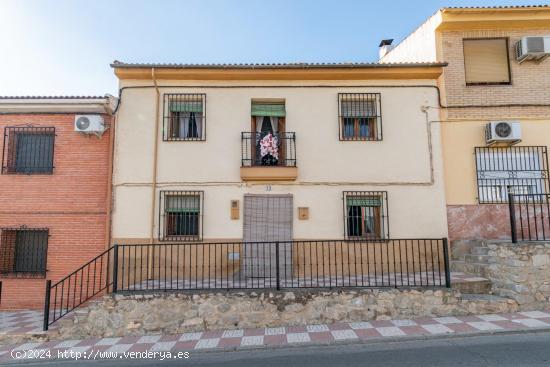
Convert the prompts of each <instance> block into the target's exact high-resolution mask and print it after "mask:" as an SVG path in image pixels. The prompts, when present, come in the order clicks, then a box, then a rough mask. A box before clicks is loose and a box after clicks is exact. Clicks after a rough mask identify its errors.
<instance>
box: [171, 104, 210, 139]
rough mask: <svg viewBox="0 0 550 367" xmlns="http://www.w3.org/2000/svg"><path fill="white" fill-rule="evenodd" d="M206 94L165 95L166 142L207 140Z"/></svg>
mask: <svg viewBox="0 0 550 367" xmlns="http://www.w3.org/2000/svg"><path fill="white" fill-rule="evenodd" d="M205 111H206V94H165V95H164V118H163V119H164V126H163V140H164V141H187V140H190V141H201V140H206V113H205Z"/></svg>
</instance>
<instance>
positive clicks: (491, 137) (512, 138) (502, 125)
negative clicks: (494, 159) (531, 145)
mask: <svg viewBox="0 0 550 367" xmlns="http://www.w3.org/2000/svg"><path fill="white" fill-rule="evenodd" d="M520 141H521V125H520V123H519V122H518V121H493V122H489V123H488V124H487V125H486V126H485V142H486V143H487V145H491V144H495V143H508V144H516V143H519V142H520Z"/></svg>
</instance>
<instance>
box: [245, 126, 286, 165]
mask: <svg viewBox="0 0 550 367" xmlns="http://www.w3.org/2000/svg"><path fill="white" fill-rule="evenodd" d="M241 157H242V158H241V165H242V167H261V166H264V167H296V133H295V132H284V133H270V134H266V133H263V132H242V133H241Z"/></svg>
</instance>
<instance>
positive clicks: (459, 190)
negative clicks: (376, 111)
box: [380, 5, 550, 240]
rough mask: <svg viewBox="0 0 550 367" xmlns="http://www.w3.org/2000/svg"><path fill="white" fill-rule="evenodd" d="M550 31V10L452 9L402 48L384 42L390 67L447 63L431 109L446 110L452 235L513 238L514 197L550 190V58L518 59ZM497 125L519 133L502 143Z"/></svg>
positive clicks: (544, 227)
mask: <svg viewBox="0 0 550 367" xmlns="http://www.w3.org/2000/svg"><path fill="white" fill-rule="evenodd" d="M549 34H550V6H544V5H541V6H510V7H486V8H483V7H481V8H480V7H475V8H443V9H440V10H439V11H437V12H436V13H435V14H434V15H432V16H431V17H430V18H429V19H428V20H426V22H425V23H423V24H422V25H421V26H420V27H418V28H417V29H416V30H415V31H414V32H412V33H411V34H410V35H409V36H408V37H406V38H405V39H404V40H403V41H402V42H401V43H399V44H398V45H397V46H395V47H393V48H392V46H391V45H389V46H388V45H383V46H384V49H383V50H381V60H380V61H381V62H383V63H385V62H388V63H394V62H402V61H406V62H411V61H415V62H435V61H445V62H448V66H447V67H446V68H445V70H444V71H443V74H442V76H441V77H440V78H439V80H438V85H439V87H440V93H441V97H440V101H439V104H438V105H435V106H432V108H433V109H436V110H439V111H440V112H441V114H440V116H441V118H440V121H434V122H433V123H434V124H441V134H442V145H443V149H442V151H443V162H444V167H445V191H446V200H447V216H448V222H449V237H450V238H451V239H454V240H480V239H481V240H486V239H489V240H490V239H507V238H510V234H511V228H510V217H509V212H508V204H507V202H508V192H511V193H512V194H514V195H518V196H519V197H520V199H521V200H524V201H525V200H535V201H537V202H539V201H541V200H547V199H545V198H544V195H548V194H550V192H549V183H548V158H547V147H548V145H549V144H550V88H549V87H548V86H549V85H550V59H548V58H542V59H538V60H523V59H522V58H519V57H518V53H517V52H518V44H520V42H522V39H523V42H526V41H525V38H526V37H533V38H535V39H537V40H538V41H539V42H540V40H541V39H548V35H549ZM545 36H546V37H545ZM545 42H548V41H545ZM385 43H391V42H388V40H386V42H385ZM546 52H547V55H548V51H546ZM491 122H492V123H493V126H496V124H498V123H500V122H504V123H505V124H514V126H517V127H519V129H520V132H519V134H520V135H518V138H517V139H511V140H510V141H505V139H502V141H499V142H498V143H494V142H493V141H491V140H488V139H486V138H487V135H486V128H487V125H488V124H490V123H491ZM490 126H491V125H489V127H490ZM503 126H504V125H503ZM509 126H512V125H509ZM537 210H538V209H537ZM539 212H540V211H539ZM523 215H525V213H523ZM545 215H546V214H545ZM539 217H540V215H539ZM518 225H519V226H520V227H518V228H517V230H518V231H523V233H524V234H528V235H530V236H533V235H537V233H534V232H533V230H534V231H538V232H540V233H538V234H543V235H544V234H545V233H546V235H547V234H548V233H550V232H549V229H550V228H549V227H548V221H546V220H545V223H542V222H541V223H535V225H538V226H537V228H536V229H535V228H534V227H532V228H526V224H525V223H523V224H518ZM531 225H533V223H532V224H531ZM527 232H528V233H527Z"/></svg>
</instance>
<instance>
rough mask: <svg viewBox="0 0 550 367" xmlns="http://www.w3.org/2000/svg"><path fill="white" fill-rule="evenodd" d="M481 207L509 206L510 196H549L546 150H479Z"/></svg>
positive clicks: (477, 170) (507, 148) (535, 148)
mask: <svg viewBox="0 0 550 367" xmlns="http://www.w3.org/2000/svg"><path fill="white" fill-rule="evenodd" d="M474 153H475V160H476V173H477V190H478V200H479V203H480V204H498V203H506V201H507V200H508V193H509V192H512V193H514V194H545V193H549V192H550V185H549V181H548V180H549V175H548V157H547V153H546V147H545V146H515V147H476V148H475V151H474Z"/></svg>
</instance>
